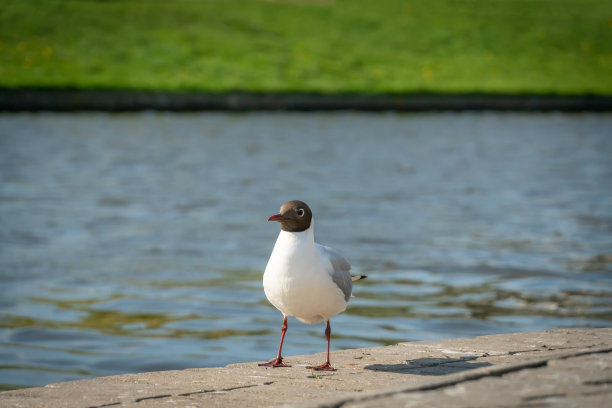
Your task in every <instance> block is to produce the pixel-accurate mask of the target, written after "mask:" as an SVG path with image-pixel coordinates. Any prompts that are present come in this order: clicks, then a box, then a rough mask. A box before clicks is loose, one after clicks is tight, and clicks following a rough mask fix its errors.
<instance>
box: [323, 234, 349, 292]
mask: <svg viewBox="0 0 612 408" xmlns="http://www.w3.org/2000/svg"><path fill="white" fill-rule="evenodd" d="M316 245H317V249H318V250H319V251H320V253H321V255H324V256H325V257H326V258H327V259H329V261H330V263H331V266H332V270H331V271H330V275H331V278H332V280H333V281H334V283H335V284H336V285H337V286H338V288H340V290H341V291H342V293H344V299H345V300H346V301H347V302H348V301H349V299H350V298H351V292H352V291H353V280H352V278H351V274H350V273H349V271H350V270H351V265H350V264H349V263H348V261H347V260H346V259H344V257H343V256H342V255H340V254H339V253H338V252H336V251H335V250H334V249H332V248H330V247H327V246H325V245H320V244H316Z"/></svg>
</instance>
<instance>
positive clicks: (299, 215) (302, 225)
mask: <svg viewBox="0 0 612 408" xmlns="http://www.w3.org/2000/svg"><path fill="white" fill-rule="evenodd" d="M268 221H278V222H280V225H281V229H282V230H283V231H288V232H300V231H305V230H307V229H308V228H309V227H310V223H311V222H312V211H310V207H308V205H306V203H305V202H303V201H299V200H293V201H287V202H286V203H285V204H283V205H281V208H280V213H279V214H275V215H273V216H271V217H270V218H268Z"/></svg>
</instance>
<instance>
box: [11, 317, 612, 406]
mask: <svg viewBox="0 0 612 408" xmlns="http://www.w3.org/2000/svg"><path fill="white" fill-rule="evenodd" d="M285 360H286V361H287V362H288V363H290V364H293V367H291V368H276V369H273V368H264V367H259V366H257V363H242V364H232V365H229V366H227V367H218V368H194V369H188V370H181V371H161V372H152V373H142V374H126V375H117V376H112V377H102V378H95V379H91V380H81V381H72V382H66V383H59V384H50V385H47V386H45V387H37V388H27V389H21V390H14V391H7V392H3V393H0V407H50V408H54V407H69V408H70V407H80V408H87V407H100V408H102V407H175V406H178V407H221V406H223V407H226V406H298V407H304V408H306V407H343V408H348V407H391V406H393V407H395V406H405V407H413V406H415V407H416V406H418V407H443V406H451V405H452V406H453V407H468V406H469V407H519V406H520V407H545V406H551V407H552V406H554V407H557V406H560V407H598V408H603V407H606V406H610V405H611V401H612V328H603V329H562V330H553V331H547V332H540V333H514V334H502V335H494V336H482V337H476V338H471V339H454V340H444V341H437V342H412V343H400V344H397V345H395V346H387V347H374V348H365V349H353V350H343V351H336V352H333V353H332V363H333V364H334V366H335V367H336V368H337V371H335V372H313V371H310V370H308V369H306V368H305V366H306V365H310V364H313V363H320V362H322V361H323V360H324V355H323V354H315V355H309V356H293V357H286V359H285Z"/></svg>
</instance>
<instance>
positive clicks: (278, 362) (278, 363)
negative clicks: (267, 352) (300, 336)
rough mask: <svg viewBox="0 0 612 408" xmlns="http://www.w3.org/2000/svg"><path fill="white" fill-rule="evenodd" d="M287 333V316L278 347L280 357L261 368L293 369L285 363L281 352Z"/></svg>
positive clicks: (262, 365)
mask: <svg viewBox="0 0 612 408" xmlns="http://www.w3.org/2000/svg"><path fill="white" fill-rule="evenodd" d="M285 333H287V316H285V318H284V319H283V325H282V326H281V340H280V344H279V346H278V355H277V356H276V358H275V359H274V360H271V361H268V362H267V363H260V364H259V365H260V366H261V367H291V366H290V365H289V364H285V363H283V356H281V351H282V349H283V340H285Z"/></svg>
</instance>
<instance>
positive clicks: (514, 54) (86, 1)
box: [0, 0, 612, 95]
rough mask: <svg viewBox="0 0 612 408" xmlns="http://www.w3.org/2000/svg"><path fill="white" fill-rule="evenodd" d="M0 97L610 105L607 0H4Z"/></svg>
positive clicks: (611, 16) (611, 15) (611, 34)
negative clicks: (18, 93) (156, 94)
mask: <svg viewBox="0 0 612 408" xmlns="http://www.w3.org/2000/svg"><path fill="white" fill-rule="evenodd" d="M0 87H10V88H15V87H76V88H88V89H91V88H127V89H144V90H169V91H191V90H197V91H208V92H222V91H231V90H239V91H254V92H324V93H334V92H366V93H411V92H451V93H452V92H487V93H559V94H605V95H610V94H612V1H609V0H430V1H422V0H412V1H410V0H403V1H402V0H377V1H372V0H337V1H321V0H319V1H306V0H302V1H298V0H293V1H280V0H277V1H264V0H173V1H151V0H126V1H118V0H55V1H53V0H40V1H33V0H5V1H3V3H2V5H1V6H0Z"/></svg>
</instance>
